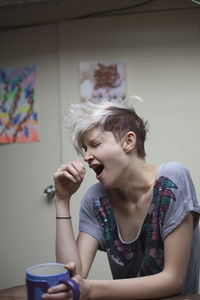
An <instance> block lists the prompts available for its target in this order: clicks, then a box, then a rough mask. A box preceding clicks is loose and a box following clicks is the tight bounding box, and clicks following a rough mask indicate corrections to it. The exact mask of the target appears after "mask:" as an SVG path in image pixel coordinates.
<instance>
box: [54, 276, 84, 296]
mask: <svg viewBox="0 0 200 300" xmlns="http://www.w3.org/2000/svg"><path fill="white" fill-rule="evenodd" d="M59 283H65V284H66V285H68V286H70V288H71V289H72V292H73V300H79V298H80V290H79V286H78V284H77V283H76V281H74V280H73V279H71V278H66V277H61V278H60V279H59Z"/></svg>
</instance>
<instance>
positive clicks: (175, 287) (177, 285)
mask: <svg viewBox="0 0 200 300" xmlns="http://www.w3.org/2000/svg"><path fill="white" fill-rule="evenodd" d="M179 275H180V274H179ZM168 282H169V284H168V285H167V289H168V293H169V291H170V294H171V296H172V295H176V294H180V293H181V292H182V290H183V288H184V283H185V278H184V277H183V276H178V275H175V276H173V275H172V274H168Z"/></svg>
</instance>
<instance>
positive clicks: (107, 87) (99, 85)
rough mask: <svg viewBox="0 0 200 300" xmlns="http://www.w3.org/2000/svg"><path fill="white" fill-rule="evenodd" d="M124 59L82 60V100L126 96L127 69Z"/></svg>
mask: <svg viewBox="0 0 200 300" xmlns="http://www.w3.org/2000/svg"><path fill="white" fill-rule="evenodd" d="M124 69H125V68H124V63H123V62H122V61H111V62H108V61H104V62H86V61H84V62H80V93H81V101H85V100H86V99H91V98H98V97H107V98H122V99H124V98H125V94H126V93H125V70H124Z"/></svg>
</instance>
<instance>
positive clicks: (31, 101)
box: [0, 66, 38, 144]
mask: <svg viewBox="0 0 200 300" xmlns="http://www.w3.org/2000/svg"><path fill="white" fill-rule="evenodd" d="M35 102H36V68H35V66H23V67H17V68H4V69H1V68H0V144H8V143H26V142H37V141H38V115H37V112H36V109H35Z"/></svg>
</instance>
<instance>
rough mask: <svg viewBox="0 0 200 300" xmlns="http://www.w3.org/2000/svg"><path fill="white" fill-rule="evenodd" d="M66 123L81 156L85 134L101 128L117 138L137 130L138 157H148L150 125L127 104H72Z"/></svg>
mask: <svg viewBox="0 0 200 300" xmlns="http://www.w3.org/2000/svg"><path fill="white" fill-rule="evenodd" d="M65 121H66V123H67V127H68V128H69V129H70V131H71V142H72V144H73V146H74V147H75V149H76V151H77V153H78V154H81V155H83V140H84V135H85V134H86V133H87V132H88V131H89V130H91V129H93V128H95V127H99V128H101V129H102V130H105V131H111V132H112V133H113V135H114V136H115V138H116V139H120V138H122V137H123V135H124V134H126V133H127V132H128V131H134V132H135V134H136V137H137V151H138V155H139V156H141V157H145V150H144V142H145V139H146V131H147V129H146V123H144V122H143V120H142V119H141V118H140V117H139V116H138V115H137V114H136V113H135V110H134V109H133V108H131V107H129V106H128V105H127V103H126V101H123V100H121V99H106V98H100V99H91V100H87V101H86V102H83V103H78V104H71V105H70V107H69V110H68V113H67V115H66V117H65Z"/></svg>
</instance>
